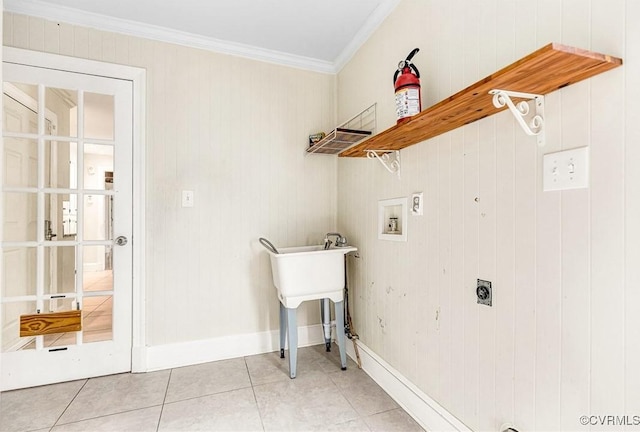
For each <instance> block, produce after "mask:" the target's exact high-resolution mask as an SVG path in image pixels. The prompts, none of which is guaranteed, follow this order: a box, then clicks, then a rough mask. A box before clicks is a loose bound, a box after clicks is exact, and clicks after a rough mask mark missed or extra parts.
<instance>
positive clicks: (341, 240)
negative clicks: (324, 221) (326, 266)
mask: <svg viewBox="0 0 640 432" xmlns="http://www.w3.org/2000/svg"><path fill="white" fill-rule="evenodd" d="M332 236H335V238H336V247H344V246H346V245H347V238H346V237H343V236H342V234H340V233H327V234H326V235H325V236H324V249H325V250H327V249H329V248H330V247H331V240H329V237H332Z"/></svg>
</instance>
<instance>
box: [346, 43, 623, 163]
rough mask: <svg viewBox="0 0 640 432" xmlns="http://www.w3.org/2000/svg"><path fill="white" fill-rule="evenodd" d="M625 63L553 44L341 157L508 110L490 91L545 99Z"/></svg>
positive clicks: (396, 146) (397, 145)
mask: <svg viewBox="0 0 640 432" xmlns="http://www.w3.org/2000/svg"><path fill="white" fill-rule="evenodd" d="M620 65H622V60H621V59H619V58H616V57H612V56H609V55H604V54H598V53H594V52H591V51H586V50H582V49H579V48H573V47H569V46H566V45H560V44H556V43H551V44H549V45H546V46H544V47H542V48H540V49H539V50H537V51H535V52H533V53H531V54H529V55H528V56H526V57H524V58H522V59H520V60H518V61H517V62H515V63H512V64H511V65H509V66H507V67H505V68H503V69H501V70H499V71H498V72H496V73H494V74H492V75H489V76H488V77H486V78H484V79H482V80H480V81H478V82H476V83H475V84H473V85H471V86H469V87H467V88H465V89H464V90H462V91H459V92H458V93H456V94H454V95H453V96H450V97H449V98H447V99H445V100H443V101H441V102H438V103H437V104H435V105H433V106H432V107H430V108H427V109H425V110H423V111H422V112H420V113H419V114H417V115H415V116H413V117H411V118H410V119H409V120H407V121H405V122H404V123H401V124H399V125H395V126H393V127H391V128H389V129H387V130H385V131H383V132H381V133H379V134H377V135H374V136H373V137H371V138H369V139H368V140H366V141H364V142H362V143H360V144H358V145H355V146H353V147H351V148H349V149H347V150H345V151H343V152H342V153H340V156H341V157H364V156H366V155H367V154H366V150H400V149H403V148H405V147H408V146H410V145H413V144H417V143H419V142H422V141H425V140H428V139H430V138H433V137H436V136H438V135H440V134H443V133H445V132H449V131H451V130H453V129H456V128H459V127H461V126H464V125H466V124H469V123H472V122H474V121H476V120H480V119H482V118H485V117H488V116H490V115H493V114H496V113H498V112H500V111H502V110H504V109H505V108H496V107H494V105H493V96H492V95H490V94H489V90H492V89H501V90H509V91H515V92H523V93H535V94H540V95H545V94H547V93H551V92H552V91H555V90H558V89H560V88H562V87H566V86H568V85H571V84H575V83H577V82H579V81H582V80H584V79H587V78H590V77H592V76H595V75H598V74H600V73H602V72H606V71H608V70H610V69H613V68H616V67H618V66H620Z"/></svg>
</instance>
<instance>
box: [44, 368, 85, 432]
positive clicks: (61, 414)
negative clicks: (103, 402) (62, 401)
mask: <svg viewBox="0 0 640 432" xmlns="http://www.w3.org/2000/svg"><path fill="white" fill-rule="evenodd" d="M90 379H91V378H87V379H85V380H84V384H82V386H81V387H80V388H79V389H78V392H77V393H76V394H75V395H74V396H73V397H72V398H71V400H70V401H69V403H68V404H67V406H66V407H65V409H63V410H62V412H61V413H60V415H59V416H58V418H57V419H56V421H55V422H53V425H52V426H51V427H50V428H49V430H50V431H51V430H52V429H53V428H54V427H56V426H57V425H58V422H59V421H60V419H61V418H62V416H63V415H64V413H66V412H67V410H68V409H69V407H70V406H71V404H72V403H73V401H74V400H76V398H77V397H78V395H79V394H80V392H81V391H82V389H84V387H85V386H86V385H87V383H88V382H89V380H90Z"/></svg>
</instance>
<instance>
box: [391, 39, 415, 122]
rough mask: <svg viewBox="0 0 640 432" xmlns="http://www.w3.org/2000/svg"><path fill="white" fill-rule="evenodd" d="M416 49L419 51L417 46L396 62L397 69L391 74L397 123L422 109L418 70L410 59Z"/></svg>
mask: <svg viewBox="0 0 640 432" xmlns="http://www.w3.org/2000/svg"><path fill="white" fill-rule="evenodd" d="M418 51H420V49H419V48H415V49H414V50H413V51H411V52H410V53H409V55H408V56H407V58H406V59H405V60H402V61H401V62H400V63H398V69H397V70H396V72H395V73H394V74H393V84H394V86H395V89H396V114H397V117H398V123H402V122H403V121H407V120H409V118H411V116H414V115H416V114H418V113H419V112H420V111H422V101H421V93H420V72H418V68H417V67H416V65H414V64H413V63H412V62H411V59H412V58H413V56H414V55H416V53H417V52H418ZM398 74H400V76H398Z"/></svg>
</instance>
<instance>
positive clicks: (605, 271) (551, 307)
mask: <svg viewBox="0 0 640 432" xmlns="http://www.w3.org/2000/svg"><path fill="white" fill-rule="evenodd" d="M639 22H640V2H637V1H635V0H627V1H625V0H591V1H587V0H526V1H521V0H486V1H485V0H483V1H481V2H480V1H468V0H450V1H438V0H404V1H403V2H402V3H401V4H400V5H399V6H398V7H397V9H396V10H395V11H394V12H393V13H392V14H391V15H390V16H389V17H388V18H387V20H386V21H385V22H384V23H383V25H382V26H381V27H380V28H379V29H378V30H377V32H376V33H375V34H374V35H373V36H372V37H371V38H370V39H369V41H368V42H367V43H366V44H365V45H364V46H363V47H362V48H361V49H360V51H359V52H358V54H357V55H356V56H354V58H353V59H352V60H351V62H350V63H349V64H348V65H347V66H346V67H345V68H344V69H343V70H342V71H341V72H340V73H339V76H338V118H339V119H344V118H348V117H349V116H350V115H352V113H354V112H357V111H358V109H362V108H363V107H366V106H369V104H371V103H373V102H377V103H378V105H377V112H378V127H379V128H380V129H381V130H382V129H385V128H387V127H390V126H392V125H393V124H395V111H394V108H395V107H394V94H393V85H392V76H393V72H394V69H395V65H396V64H397V62H398V61H399V60H401V59H403V58H404V57H405V56H406V55H407V54H408V53H409V52H410V51H411V49H413V48H415V47H419V48H420V52H419V53H418V54H417V55H416V56H415V57H414V62H415V63H416V65H417V66H418V68H419V69H420V72H421V73H422V89H423V107H427V106H430V105H433V104H434V103H436V102H438V101H440V100H442V99H444V98H446V97H448V96H449V95H452V94H454V93H455V92H457V91H459V90H461V89H463V88H464V87H466V86H468V85H470V84H472V83H474V82H476V81H478V80H479V79H481V78H483V77H485V76H487V75H489V74H491V73H493V72H495V71H497V70H498V69H500V68H502V67H504V66H506V65H508V64H510V63H511V62H513V61H515V60H517V59H519V58H521V57H523V56H524V55H526V54H528V53H530V52H532V51H534V50H536V49H537V48H539V47H542V46H543V45H545V44H547V43H549V42H559V43H563V44H567V45H572V46H576V47H580V48H585V49H590V50H593V51H596V52H602V53H606V54H611V55H614V56H617V57H621V58H623V60H624V65H623V66H622V67H620V68H617V69H615V70H613V71H610V72H606V73H604V74H602V75H599V76H597V77H594V78H592V79H590V80H588V81H586V82H582V83H579V84H576V85H573V86H570V87H566V88H564V89H562V90H560V91H556V92H554V93H551V94H549V95H548V96H547V97H546V107H545V117H546V125H545V128H546V146H545V147H543V148H538V147H537V145H536V139H535V138H533V137H528V136H526V135H525V134H524V132H523V131H522V130H521V129H520V128H519V126H518V125H517V124H516V122H515V121H514V119H513V117H512V116H511V114H510V113H509V112H505V113H501V114H498V115H496V116H493V117H490V118H486V119H483V120H481V121H478V122H475V123H473V124H470V125H467V126H465V127H463V128H460V129H457V130H455V131H452V132H450V133H447V134H445V135H441V136H440V137H437V138H434V139H432V140H429V141H426V142H423V143H420V144H417V145H414V146H412V147H409V148H407V149H405V150H402V152H401V160H402V178H401V180H398V179H397V178H396V177H395V176H394V175H391V174H389V173H388V172H387V171H386V170H385V169H384V168H383V167H382V166H381V165H380V164H379V163H378V162H377V161H375V160H367V159H352V158H341V159H340V160H339V163H338V185H339V187H338V190H339V199H338V230H339V231H340V232H342V233H344V234H345V235H346V236H347V237H348V238H349V239H350V241H352V242H353V243H354V244H355V245H356V246H358V248H359V255H360V258H351V260H350V265H351V267H350V272H351V275H350V294H351V297H352V306H353V308H354V310H353V315H354V325H355V330H356V331H357V333H359V335H360V337H361V340H362V342H363V343H364V344H365V345H367V346H368V347H369V348H370V349H372V350H373V351H374V352H375V353H376V354H378V355H379V356H380V357H381V358H383V359H384V360H385V361H386V362H388V363H389V364H390V365H391V366H393V367H394V368H395V369H397V370H398V371H399V372H400V373H401V374H403V375H404V376H405V377H407V378H408V379H409V380H410V381H411V382H413V383H414V384H415V385H416V386H418V388H419V389H420V390H422V391H424V392H425V393H426V394H428V395H429V396H431V397H432V398H433V399H435V400H436V401H438V402H439V403H440V404H441V405H442V406H444V407H445V408H446V409H447V410H449V411H450V412H451V413H452V414H453V415H455V416H456V417H458V418H459V419H460V420H462V421H463V422H464V423H465V424H466V425H467V426H469V427H470V428H471V429H473V430H481V431H496V430H498V428H499V426H500V425H501V424H503V423H507V422H508V423H513V424H514V425H515V426H516V427H517V428H518V429H519V430H521V431H533V430H537V431H553V430H572V431H582V430H589V427H588V426H587V427H585V426H582V424H581V423H580V417H581V416H583V415H586V416H591V415H593V416H598V415H600V416H606V415H617V416H625V415H627V416H634V415H636V416H637V415H640V369H639V368H638V365H639V364H640V289H639V286H640V265H639V263H640V170H639V169H638V168H637V167H638V166H640V145H639V144H640V124H639V122H638V119H640V106H639V104H638V103H637V97H638V95H640V27H639V26H638V23H639ZM507 90H508V89H507ZM581 146H588V147H589V150H590V154H591V156H590V158H591V162H590V168H591V174H590V182H591V184H590V187H589V188H588V189H578V190H570V191H562V192H543V191H542V174H541V173H542V169H541V164H542V157H543V154H545V153H550V152H555V151H559V150H563V149H571V148H576V147H581ZM414 192H424V207H425V210H424V215H423V216H411V215H410V216H409V221H408V241H407V242H406V243H402V242H391V241H382V240H378V239H377V233H376V226H377V203H378V200H381V199H388V198H396V197H410V196H411V194H412V193H414ZM478 278H480V279H485V280H489V281H492V282H493V307H486V306H480V305H478V304H476V296H475V287H476V279H478ZM593 421H595V422H597V421H598V420H597V419H595V420H593V419H589V422H593ZM628 421H629V422H633V418H632V417H629V418H628ZM605 428H606V430H622V427H619V426H618V427H616V426H612V425H609V426H604V427H603V426H601V425H600V426H599V425H598V424H597V423H593V430H604V429H605ZM637 428H638V426H635V428H634V427H632V428H628V429H627V430H637Z"/></svg>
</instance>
